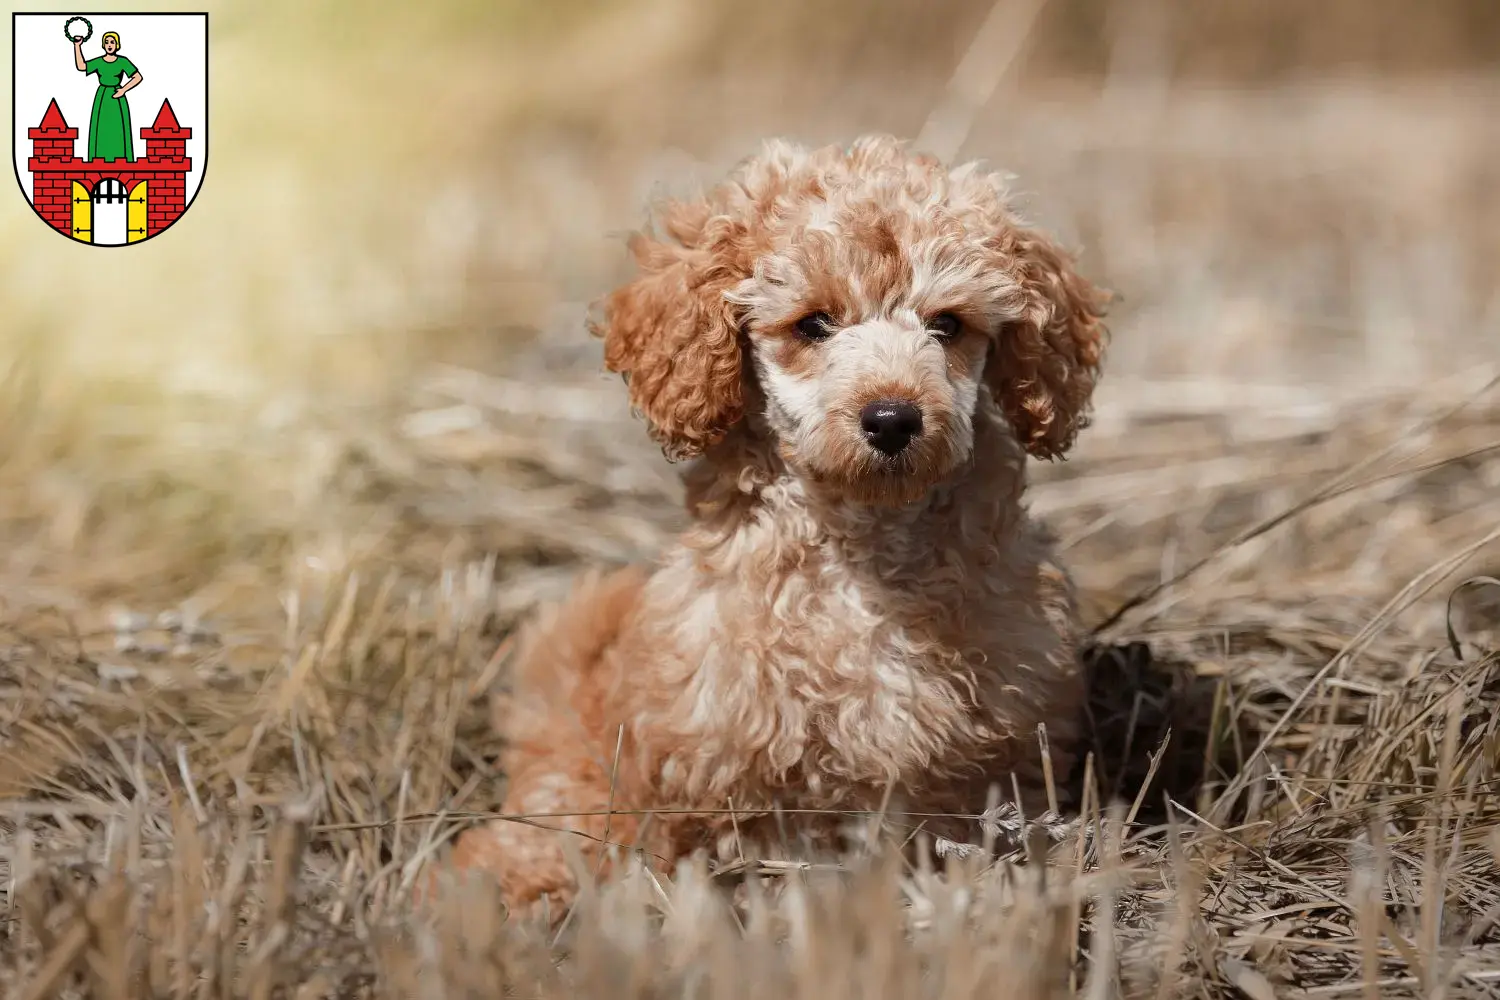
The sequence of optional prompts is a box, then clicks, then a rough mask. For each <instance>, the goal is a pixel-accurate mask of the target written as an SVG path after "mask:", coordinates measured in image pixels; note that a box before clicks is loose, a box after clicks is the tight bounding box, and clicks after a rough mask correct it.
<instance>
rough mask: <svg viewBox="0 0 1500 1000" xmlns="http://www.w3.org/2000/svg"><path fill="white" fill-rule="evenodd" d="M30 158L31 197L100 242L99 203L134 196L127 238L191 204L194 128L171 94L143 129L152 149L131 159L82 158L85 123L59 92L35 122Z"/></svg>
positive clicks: (141, 235) (53, 217) (42, 210)
mask: <svg viewBox="0 0 1500 1000" xmlns="http://www.w3.org/2000/svg"><path fill="white" fill-rule="evenodd" d="M26 134H27V136H28V137H30V139H31V154H32V155H31V158H30V159H29V160H27V161H26V169H27V170H29V171H30V172H31V191H32V196H31V202H32V205H33V206H35V208H36V210H37V214H39V215H40V216H41V217H42V218H43V219H45V220H46V221H47V224H48V225H50V226H51V227H52V228H53V229H56V230H57V231H58V232H60V233H63V234H64V235H67V236H70V237H72V238H73V239H77V240H82V241H83V242H85V243H92V242H94V239H93V233H92V220H93V211H92V209H93V204H94V203H96V202H119V201H126V202H128V209H127V222H126V241H127V242H130V243H135V242H138V241H140V240H144V239H148V238H150V237H152V236H155V235H156V234H157V233H159V232H161V231H162V230H163V229H166V228H167V227H168V226H170V225H171V224H172V223H174V222H176V221H177V218H178V217H179V216H180V215H182V213H183V212H184V211H186V210H187V175H188V171H189V170H190V169H191V167H192V161H191V160H189V159H188V157H187V140H188V139H189V138H190V137H191V136H192V134H193V130H192V129H190V128H183V127H182V126H181V125H179V124H178V123H177V116H176V115H174V114H173V113H172V103H171V102H170V101H162V102H161V110H160V111H159V112H157V114H156V121H155V122H153V123H152V124H151V127H150V128H143V129H141V138H143V139H145V140H146V155H145V157H144V158H142V159H137V160H134V161H131V160H80V159H78V157H77V156H75V155H74V148H73V143H74V140H75V139H77V138H78V130H77V129H76V128H69V127H68V123H67V121H65V120H64V119H63V114H62V109H61V108H59V107H58V106H57V100H56V98H54V99H53V100H52V103H51V104H48V105H47V113H46V114H44V115H42V121H41V124H40V125H38V126H37V127H36V128H33V129H28V130H27V131H26Z"/></svg>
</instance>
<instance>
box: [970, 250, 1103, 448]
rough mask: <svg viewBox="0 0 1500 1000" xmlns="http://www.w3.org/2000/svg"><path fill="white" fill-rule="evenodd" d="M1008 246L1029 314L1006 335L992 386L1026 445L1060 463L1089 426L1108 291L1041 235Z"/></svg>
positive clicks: (992, 366) (989, 372) (993, 359)
mask: <svg viewBox="0 0 1500 1000" xmlns="http://www.w3.org/2000/svg"><path fill="white" fill-rule="evenodd" d="M1007 242H1010V243H1011V245H1010V246H1009V247H1008V248H1007V250H1008V251H1009V253H1008V254H1007V256H1009V257H1010V258H1011V259H1012V260H1013V261H1014V267H1015V269H1016V271H1017V273H1018V274H1017V276H1018V277H1019V279H1020V283H1021V287H1022V291H1023V294H1024V295H1025V297H1026V306H1025V315H1024V316H1023V317H1022V318H1021V319H1020V320H1018V321H1016V322H1014V323H1011V324H1009V325H1008V326H1007V327H1006V328H1005V329H1003V330H1001V332H1000V336H999V339H998V341H997V342H996V344H995V347H994V349H993V350H992V351H991V352H990V359H989V363H988V365H987V366H986V370H985V380H986V382H988V384H989V386H990V390H991V392H992V393H993V394H994V397H995V400H996V402H997V403H999V405H1000V409H1001V411H1002V412H1004V414H1005V416H1006V419H1008V420H1009V421H1010V424H1011V426H1012V427H1013V428H1014V430H1015V432H1016V436H1017V437H1018V438H1019V439H1020V442H1021V444H1022V446H1024V447H1025V449H1026V450H1027V451H1028V452H1030V453H1031V454H1032V455H1035V456H1036V457H1037V458H1048V459H1051V458H1058V457H1060V456H1062V455H1063V454H1064V453H1066V452H1067V450H1068V449H1069V448H1070V447H1072V445H1073V440H1074V438H1076V437H1077V435H1078V432H1079V431H1081V430H1083V428H1085V427H1087V426H1088V424H1089V403H1090V400H1091V398H1092V397H1093V394H1094V386H1095V384H1096V383H1097V382H1098V379H1099V363H1100V360H1101V358H1102V356H1103V353H1104V342H1105V338H1106V336H1107V333H1106V330H1105V328H1104V324H1103V322H1102V320H1103V317H1104V307H1105V305H1106V304H1107V303H1108V301H1109V293H1107V292H1105V291H1104V290H1102V289H1099V288H1096V287H1095V286H1094V285H1092V284H1091V283H1090V282H1089V281H1087V280H1086V279H1085V278H1083V276H1081V275H1080V274H1078V272H1077V271H1075V270H1074V269H1073V262H1072V260H1071V259H1070V258H1069V256H1068V255H1067V254H1066V253H1065V252H1064V251H1063V250H1062V249H1061V248H1059V247H1058V246H1057V245H1056V244H1054V243H1052V242H1051V241H1050V240H1048V239H1047V238H1046V237H1044V236H1042V235H1041V234H1040V233H1037V232H1035V231H1032V230H1027V229H1020V228H1018V229H1016V230H1014V231H1013V234H1012V239H1011V240H1008V241H1007Z"/></svg>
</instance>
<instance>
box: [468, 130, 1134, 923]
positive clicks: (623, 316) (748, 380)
mask: <svg viewBox="0 0 1500 1000" xmlns="http://www.w3.org/2000/svg"><path fill="white" fill-rule="evenodd" d="M656 222H657V224H656V225H655V226H654V227H652V229H651V231H648V232H643V233H639V234H637V235H636V236H634V237H633V239H632V241H631V244H630V246H631V250H632V252H633V255H634V258H635V260H636V262H637V265H638V275H637V276H636V278H635V279H634V281H632V282H631V283H629V284H627V285H625V286H624V287H621V288H619V289H618V290H616V291H614V292H613V293H612V294H611V295H609V296H608V297H607V299H606V300H605V302H604V309H603V311H602V318H601V319H599V320H598V321H596V322H594V323H592V324H591V326H592V329H593V332H594V333H595V334H596V335H599V336H601V337H602V338H603V340H604V356H605V361H606V364H607V366H608V367H609V369H610V370H612V371H614V372H617V373H619V374H620V375H622V376H623V377H624V379H625V382H626V384H627V387H628V391H629V395H630V401H631V403H632V406H633V408H634V410H635V411H637V413H638V414H639V415H641V416H643V417H644V419H645V421H646V424H647V426H648V428H649V430H650V433H651V435H652V437H653V439H654V440H655V441H656V442H658V443H659V444H660V445H661V446H662V448H663V450H664V451H665V453H666V454H667V456H668V457H669V458H671V459H673V460H681V459H693V460H694V461H693V462H692V463H691V465H690V466H689V467H688V468H687V471H686V473H685V476H684V479H685V483H686V487H687V504H688V508H689V511H690V513H691V517H692V522H691V526H690V528H689V529H688V530H687V531H686V532H685V533H684V535H683V536H682V537H681V539H680V540H679V542H678V543H677V544H676V545H675V546H674V547H673V548H671V549H670V550H669V551H668V552H667V553H666V554H665V556H664V558H663V559H662V560H661V562H660V564H659V565H658V566H657V567H656V568H655V569H654V570H651V571H647V570H644V569H640V568H630V569H625V570H621V571H618V572H615V573H613V574H609V575H599V574H595V575H591V576H589V577H588V578H587V579H585V580H584V581H583V582H582V583H581V584H580V585H579V586H578V587H577V589H576V590H575V592H574V593H573V595H572V596H571V597H570V598H569V599H568V600H567V601H566V602H565V603H564V604H562V606H560V607H555V608H553V609H551V610H549V611H547V612H545V613H544V614H543V615H541V617H540V618H539V619H538V620H537V621H535V622H534V623H532V624H531V625H530V626H529V627H528V628H527V629H526V630H525V631H524V634H523V638H522V639H521V640H520V644H519V647H518V652H517V663H516V667H515V672H514V676H513V679H512V686H511V689H510V690H509V691H508V692H506V693H504V694H502V695H500V696H497V702H496V712H497V724H498V725H499V726H500V727H501V728H502V731H503V733H504V734H505V736H506V737H507V738H508V746H507V749H506V751H505V754H504V757H503V759H502V761H501V765H502V767H503V770H504V772H505V773H506V775H507V777H508V781H509V784H508V787H507V792H506V799H505V806H504V809H505V812H507V813H509V814H526V815H528V816H530V817H532V818H530V819H529V820H527V821H525V822H518V821H514V820H497V821H495V822H493V823H491V824H490V825H487V826H483V827H479V828H475V829H472V830H469V831H467V832H466V833H465V834H464V835H463V836H462V837H461V838H460V840H459V842H458V844H457V846H456V848H455V851H454V857H453V863H454V865H455V866H456V867H457V868H459V869H461V870H462V869H482V870H485V871H487V872H489V873H492V874H493V875H495V876H497V877H498V878H499V881H500V884H501V892H502V895H503V898H504V899H505V900H506V901H507V903H508V904H510V905H512V906H513V907H514V906H525V905H527V904H535V903H539V902H541V901H543V900H544V898H545V899H546V900H547V902H548V903H549V904H550V905H551V906H553V907H554V910H553V912H554V913H559V914H560V913H561V912H563V910H564V909H565V907H563V906H561V905H558V904H562V903H565V902H566V901H567V900H568V899H569V898H570V897H571V895H572V894H573V893H574V892H575V891H576V888H577V885H576V882H575V876H574V870H575V868H576V867H577V863H578V862H577V859H576V858H575V860H574V861H573V863H571V864H570V862H569V857H568V855H569V854H570V853H572V851H571V850H569V849H566V848H565V847H564V845H563V844H562V843H561V839H562V838H563V837H569V838H570V839H572V840H573V841H574V844H575V845H576V848H577V856H578V857H581V858H582V860H583V862H584V863H585V864H586V865H587V868H588V870H589V871H590V872H592V871H597V870H599V869H601V868H603V867H604V865H605V864H607V863H609V859H610V858H611V857H613V856H617V855H618V854H620V853H623V852H615V851H605V853H604V854H602V855H601V853H600V852H601V850H602V849H603V847H602V845H604V844H605V843H609V844H614V845H622V846H624V847H627V848H632V849H636V850H640V851H642V852H644V856H645V857H647V858H648V859H649V858H655V859H659V860H661V861H663V862H672V861H674V860H676V859H679V858H682V857H683V856H685V855H687V854H690V853H692V852H694V851H697V850H700V849H703V850H706V851H707V852H708V853H709V855H710V857H713V858H717V859H720V860H727V859H730V858H734V857H736V856H744V857H761V858H764V857H772V856H777V855H781V856H785V852H786V850H787V849H788V848H789V847H794V846H795V844H796V842H799V841H800V842H801V846H802V847H803V848H804V849H830V848H834V847H836V846H837V845H838V844H839V843H840V841H841V837H844V836H846V835H847V834H848V833H849V828H848V824H849V823H850V817H851V815H853V814H855V813H859V812H861V811H863V812H865V813H866V814H867V815H866V818H865V819H864V820H860V822H864V823H868V814H869V813H882V814H883V815H885V816H886V817H887V818H888V821H889V822H893V823H897V824H901V825H904V826H905V827H907V828H916V827H918V826H923V827H925V828H926V829H927V830H929V831H931V832H933V833H935V834H939V835H942V836H952V837H954V838H955V839H962V840H973V839H974V837H973V836H972V834H973V833H974V832H977V825H975V824H974V823H973V821H972V819H970V820H967V821H960V820H958V819H957V818H956V816H955V815H954V814H968V815H969V816H970V817H972V816H973V814H975V813H977V812H979V811H981V810H982V809H983V808H984V804H985V799H986V794H987V790H988V788H989V786H990V785H991V784H992V783H999V784H1000V786H1001V787H1002V788H1003V789H1004V790H1006V791H1007V792H1008V791H1009V789H1010V788H1011V781H1012V776H1015V777H1016V778H1017V779H1018V780H1019V782H1020V784H1021V785H1022V786H1023V787H1025V788H1028V789H1032V790H1034V789H1036V788H1038V787H1039V785H1040V780H1041V773H1042V772H1041V766H1040V761H1041V755H1040V753H1039V750H1038V746H1037V743H1038V740H1037V725H1038V724H1039V723H1045V724H1046V726H1047V729H1048V734H1049V737H1050V746H1051V752H1052V759H1053V762H1054V766H1056V767H1057V768H1059V773H1061V769H1062V768H1065V767H1066V766H1068V764H1069V763H1070V757H1071V755H1070V749H1069V746H1070V744H1071V743H1072V742H1073V741H1074V740H1075V739H1076V738H1077V730H1078V728H1079V719H1078V716H1079V714H1080V712H1081V706H1082V700H1083V695H1084V692H1083V681H1082V677H1081V671H1080V667H1079V663H1078V660H1077V648H1076V646H1077V642H1078V623H1077V620H1076V610H1075V604H1074V597H1073V592H1072V587H1071V584H1070V582H1069V579H1068V576H1067V575H1066V573H1065V572H1064V570H1063V569H1062V568H1061V567H1060V566H1059V565H1058V564H1057V562H1056V560H1055V553H1054V544H1053V542H1052V539H1051V538H1050V537H1049V536H1048V535H1047V534H1046V533H1045V531H1044V530H1043V529H1042V528H1041V527H1040V526H1039V525H1038V524H1037V523H1036V522H1035V521H1033V520H1032V519H1030V518H1029V517H1028V515H1027V513H1026V510H1025V508H1024V507H1023V505H1022V493H1023V490H1024V488H1025V484H1026V457H1027V455H1028V454H1030V455H1032V456H1036V457H1038V458H1044V459H1052V458H1056V457H1059V456H1061V455H1063V454H1064V453H1065V452H1066V451H1067V450H1068V448H1069V447H1070V446H1071V444H1072V443H1073V441H1074V437H1075V435H1076V434H1077V433H1078V431H1079V430H1080V429H1081V428H1082V427H1084V426H1085V425H1086V424H1087V423H1088V411H1089V403H1090V397H1091V395H1092V393H1093V390H1094V386H1095V382H1096V380H1097V378H1098V373H1099V365H1100V359H1101V353H1102V349H1103V345H1104V341H1105V331H1104V328H1103V326H1102V316H1103V307H1104V305H1105V301H1106V298H1107V293H1105V292H1103V291H1102V290H1099V289H1097V288H1095V287H1094V286H1093V285H1092V284H1090V283H1089V282H1088V281H1086V280H1085V279H1084V278H1082V277H1081V276H1080V275H1079V274H1078V273H1076V272H1075V271H1074V269H1073V266H1072V263H1071V261H1070V259H1069V257H1068V256H1067V255H1066V254H1065V253H1064V252H1063V251H1062V250H1061V249H1060V248H1059V247H1058V246H1057V245H1056V244H1055V243H1054V242H1053V241H1052V240H1050V239H1049V238H1048V237H1047V236H1045V235H1043V234H1042V233H1040V232H1038V231H1037V230H1035V229H1033V228H1030V227H1028V226H1027V225H1026V224H1024V223H1023V222H1022V221H1021V220H1020V219H1018V217H1017V216H1016V215H1015V214H1014V213H1013V211H1012V209H1011V207H1010V206H1009V204H1008V199H1007V193H1006V190H1005V187H1004V185H1003V182H1002V181H1001V180H1000V179H999V178H998V177H997V176H995V175H993V174H991V173H987V172H985V171H984V170H982V169H980V168H979V167H978V166H977V165H975V164H968V165H965V166H960V167H957V168H956V169H949V168H947V167H945V166H944V165H943V164H941V163H939V162H938V161H937V160H935V159H934V158H932V157H930V156H925V155H922V154H919V153H916V152H914V151H912V150H910V149H909V148H908V147H907V146H906V145H904V144H903V143H901V142H898V141H897V140H895V139H892V138H889V137H884V136H872V137H865V138H862V139H860V140H858V141H856V142H854V143H853V144H852V145H851V146H849V147H848V148H826V149H817V150H807V149H803V148H799V147H797V146H794V145H791V144H788V143H785V142H771V143H769V144H767V145H766V146H765V147H764V148H763V149H762V151H761V152H760V153H759V155H756V156H754V157H753V158H751V159H749V160H748V161H746V162H745V163H743V164H742V165H741V166H740V167H739V168H738V170H737V171H736V172H735V173H734V174H733V175H732V176H731V177H730V179H729V180H728V181H727V182H725V183H723V184H721V185H719V186H718V187H716V188H714V189H713V190H711V191H709V192H708V193H707V194H706V195H704V196H703V197H701V198H698V199H695V200H688V201H677V202H670V203H667V204H665V205H664V206H662V207H661V208H660V210H659V213H658V217H657V220H656ZM856 818H857V817H856ZM955 824H961V825H955ZM559 831H562V832H559Z"/></svg>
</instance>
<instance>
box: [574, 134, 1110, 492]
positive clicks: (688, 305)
mask: <svg viewBox="0 0 1500 1000" xmlns="http://www.w3.org/2000/svg"><path fill="white" fill-rule="evenodd" d="M631 249H632V251H633V253H634V255H635V258H636V262H637V264H638V267H639V272H640V273H639V275H638V277H637V278H636V279H635V280H634V281H633V282H632V283H630V284H628V285H625V286H624V287H622V288H619V289H617V290H616V291H615V292H614V293H613V294H611V295H610V296H609V297H608V298H607V300H606V301H605V303H604V311H603V318H602V320H601V321H600V322H599V323H598V324H596V326H595V332H596V333H598V334H600V335H602V336H603V337H604V348H605V362H606V364H607V365H608V366H609V368H610V369H611V370H612V371H616V372H619V373H621V374H622V375H624V376H625V378H626V380H627V382H628V384H629V390H630V398H631V403H632V405H633V406H634V407H635V408H636V410H638V411H639V412H640V413H641V414H642V415H643V416H644V417H645V418H646V420H647V422H648V424H649V427H650V430H651V434H652V436H653V438H654V439H655V440H656V441H657V442H658V443H660V444H661V445H662V447H663V449H664V450H665V451H666V452H667V454H668V456H669V457H672V458H686V457H691V456H694V455H698V454H702V453H703V452H704V451H705V450H706V449H708V448H710V447H711V446H713V445H714V444H716V443H717V442H718V441H720V440H721V439H722V438H723V437H724V435H725V434H726V433H727V432H728V431H729V430H730V428H732V427H733V426H734V425H735V424H737V423H738V422H739V421H741V420H742V419H743V418H744V417H745V410H746V407H747V406H748V405H750V402H749V401H750V400H751V399H752V398H755V399H759V398H762V397H763V399H764V406H765V413H764V416H765V423H766V426H768V427H769V428H770V430H771V432H772V433H773V434H774V435H775V437H776V439H777V440H776V444H777V447H778V448H779V450H780V452H781V454H782V456H783V458H784V459H785V460H786V461H787V463H788V464H789V465H790V466H791V467H792V468H793V469H794V470H796V471H797V472H798V473H799V474H801V475H804V476H807V477H809V478H811V479H814V480H816V481H818V482H820V483H822V484H825V485H827V486H831V487H833V488H834V489H836V490H838V491H839V492H840V493H841V494H842V495H844V496H846V497H847V498H849V499H851V500H856V501H863V502H871V503H902V502H910V501H912V500H914V499H917V498H919V497H920V496H922V495H923V494H924V493H925V492H926V491H927V490H928V489H930V488H931V487H932V486H934V485H935V484H937V483H939V482H941V481H942V480H943V479H944V478H946V477H947V476H949V475H950V474H951V473H952V472H953V471H954V470H955V469H957V468H959V467H960V466H961V465H962V464H964V463H965V462H966V461H967V460H968V458H969V457H970V455H971V452H972V450H973V447H974V421H975V414H976V408H977V407H978V406H979V405H980V400H981V395H982V393H984V392H986V391H987V392H988V393H989V394H991V396H992V397H993V399H994V401H995V403H996V404H997V405H998V406H999V409H1000V411H1001V412H1002V413H1003V414H1004V416H1005V418H1006V420H1007V422H1008V423H1009V425H1010V429H1011V432H1012V433H1013V434H1014V435H1015V437H1016V439H1017V440H1018V441H1019V442H1020V444H1021V445H1022V446H1023V447H1024V448H1025V449H1026V450H1027V451H1028V452H1030V453H1031V454H1033V455H1036V456H1038V457H1042V458H1054V457H1057V456H1060V455H1062V454H1063V453H1064V452H1066V451H1067V450H1068V448H1069V447H1070V446H1071V445H1072V443H1073V440H1074V438H1075V436H1076V435H1077V433H1078V431H1079V430H1080V429H1081V428H1083V427H1084V426H1085V425H1086V424H1087V422H1088V409H1089V401H1090V397H1091V396H1092V394H1093V390H1094V384H1095V381H1096V379H1097V377H1098V372H1099V362H1100V357H1101V353H1102V349H1103V340H1104V329H1103V326H1102V325H1101V322H1100V321H1101V317H1102V309H1103V304H1104V299H1105V296H1104V295H1103V294H1102V293H1101V292H1099V291H1098V290H1096V289H1095V288H1094V287H1093V286H1092V285H1091V284H1089V283H1088V282H1087V281H1085V280H1084V279H1083V278H1082V277H1080V276H1079V275H1078V274H1077V273H1076V272H1075V271H1074V270H1073V267H1072V263H1071V261H1070V260H1069V258H1068V256H1067V255H1066V254H1065V253H1064V252H1063V251H1062V250H1061V249H1059V248H1058V247H1057V246H1056V245H1055V244H1054V243H1053V242H1052V241H1051V240H1049V239H1048V238H1047V237H1046V236H1044V235H1043V234H1041V233H1040V232H1037V231H1036V230H1034V229H1030V228H1027V227H1026V226H1024V225H1023V224H1021V223H1020V222H1019V220H1018V219H1017V218H1016V217H1015V216H1014V215H1013V214H1012V213H1011V211H1010V209H1009V207H1008V204H1007V199H1006V192H1005V189H1004V187H1003V185H1002V183H1001V181H1000V179H999V178H998V177H996V176H995V175H993V174H988V173H985V172H983V171H981V170H979V169H977V168H976V167H975V166H974V165H969V166H965V167H960V168H957V169H953V170H949V169H947V168H945V167H943V166H942V165H941V164H940V163H938V162H937V161H936V160H935V159H933V158H931V157H928V156H922V155H919V154H916V153H913V152H910V151H909V150H908V149H907V148H906V147H905V146H904V145H902V144H901V143H899V142H897V141H896V140H894V139H889V138H885V137H872V138H866V139H862V140H860V141H858V142H856V143H854V145H853V146H852V147H850V148H848V149H837V148H828V149H822V150H816V151H807V150H803V149H799V148H797V147H794V146H791V145H788V144H784V143H772V144H769V145H768V146H767V147H766V148H765V149H764V150H763V151H762V152H761V153H760V155H758V156H757V157H755V158H753V159H751V160H749V161H747V162H746V163H745V164H743V165H742V166H741V167H740V168H739V170H738V171H737V172H736V173H735V175H734V176H733V177H732V178H731V179H730V180H729V181H728V182H727V183H725V184H722V185H720V186H719V187H717V188H716V189H714V190H713V191H711V192H709V193H708V194H707V195H706V196H704V197H703V198H702V199H699V200H695V201H686V202H673V203H670V204H668V205H666V206H664V207H663V208H662V209H661V211H660V213H659V217H658V225H657V227H656V231H655V232H652V233H643V234H638V235H637V236H636V237H635V238H634V239H633V240H632V243H631ZM752 370H753V373H754V376H755V381H756V383H757V384H758V386H759V392H758V393H752V392H750V391H747V390H748V386H747V381H746V380H747V377H748V376H749V375H750V372H751V371H752Z"/></svg>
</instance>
